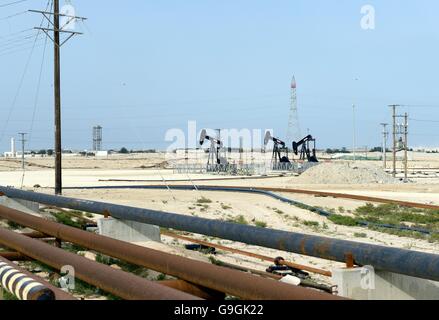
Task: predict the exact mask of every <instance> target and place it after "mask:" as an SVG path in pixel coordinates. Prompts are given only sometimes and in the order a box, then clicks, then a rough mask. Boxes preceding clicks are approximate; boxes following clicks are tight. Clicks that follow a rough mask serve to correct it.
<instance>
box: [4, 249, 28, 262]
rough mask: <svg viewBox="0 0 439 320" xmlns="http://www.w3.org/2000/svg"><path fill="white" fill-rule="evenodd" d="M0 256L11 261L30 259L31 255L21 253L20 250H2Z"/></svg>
mask: <svg viewBox="0 0 439 320" xmlns="http://www.w3.org/2000/svg"><path fill="white" fill-rule="evenodd" d="M0 257H2V258H4V259H7V260H9V261H29V260H30V259H29V257H26V256H25V255H23V254H21V253H20V252H8V251H0Z"/></svg>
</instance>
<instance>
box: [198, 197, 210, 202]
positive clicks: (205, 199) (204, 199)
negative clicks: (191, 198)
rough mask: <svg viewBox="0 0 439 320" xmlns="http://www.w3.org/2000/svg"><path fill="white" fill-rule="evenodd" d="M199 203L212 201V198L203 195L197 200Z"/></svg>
mask: <svg viewBox="0 0 439 320" xmlns="http://www.w3.org/2000/svg"><path fill="white" fill-rule="evenodd" d="M197 203H198V204H202V203H212V200H210V199H207V198H205V197H201V198H200V199H198V200H197Z"/></svg>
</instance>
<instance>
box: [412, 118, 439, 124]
mask: <svg viewBox="0 0 439 320" xmlns="http://www.w3.org/2000/svg"><path fill="white" fill-rule="evenodd" d="M410 120H411V121H416V122H433V123H437V122H439V120H425V119H412V118H410Z"/></svg>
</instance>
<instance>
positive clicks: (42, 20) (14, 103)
mask: <svg viewBox="0 0 439 320" xmlns="http://www.w3.org/2000/svg"><path fill="white" fill-rule="evenodd" d="M24 1H26V0H22V1H21V2H24ZM49 4H50V0H49V1H48V2H47V6H46V10H47V8H48V7H49ZM43 22H44V18H43V19H41V23H40V26H42V25H43ZM39 34H40V32H39V31H38V32H37V35H36V36H35V40H34V43H33V46H32V48H31V51H30V53H29V57H28V59H27V61H26V64H25V66H24V70H23V74H22V75H21V78H20V82H19V84H18V88H17V91H16V93H15V96H14V99H13V101H12V104H11V107H10V108H9V112H8V115H7V117H6V121H5V124H4V126H3V130H2V133H1V135H0V142H1V141H3V138H4V136H5V131H6V128H7V126H8V123H9V121H10V120H11V116H12V112H13V110H14V108H15V105H16V103H17V99H18V96H19V94H20V91H21V88H22V86H23V82H24V78H25V76H26V73H27V70H28V68H29V64H30V61H31V58H32V55H33V53H34V50H35V45H36V43H37V37H38V36H39Z"/></svg>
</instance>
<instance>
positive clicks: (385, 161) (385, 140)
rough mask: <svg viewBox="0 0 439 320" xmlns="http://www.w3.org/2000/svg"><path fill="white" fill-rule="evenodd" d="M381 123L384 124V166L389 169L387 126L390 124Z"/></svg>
mask: <svg viewBox="0 0 439 320" xmlns="http://www.w3.org/2000/svg"><path fill="white" fill-rule="evenodd" d="M381 125H382V126H383V144H382V146H383V167H384V170H386V169H387V136H388V135H389V133H388V132H387V126H388V125H389V124H388V123H381Z"/></svg>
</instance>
